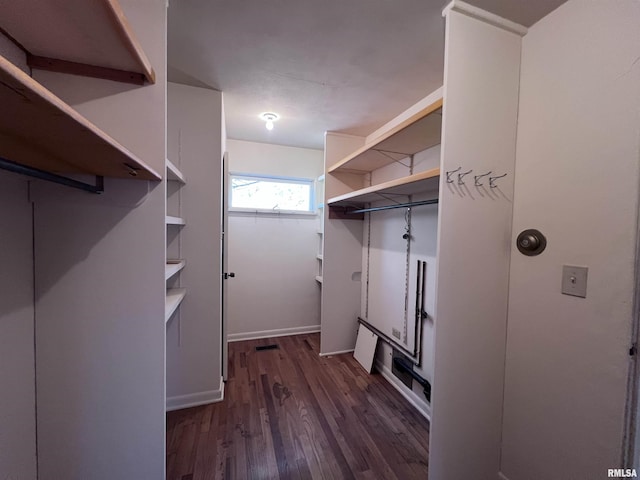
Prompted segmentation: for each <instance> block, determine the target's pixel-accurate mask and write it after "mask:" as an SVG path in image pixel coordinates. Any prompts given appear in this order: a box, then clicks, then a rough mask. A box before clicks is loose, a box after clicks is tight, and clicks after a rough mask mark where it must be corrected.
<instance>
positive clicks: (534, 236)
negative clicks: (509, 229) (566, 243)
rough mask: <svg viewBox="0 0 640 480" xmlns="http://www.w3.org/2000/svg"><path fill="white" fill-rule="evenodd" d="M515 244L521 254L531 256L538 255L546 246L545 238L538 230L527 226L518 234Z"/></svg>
mask: <svg viewBox="0 0 640 480" xmlns="http://www.w3.org/2000/svg"><path fill="white" fill-rule="evenodd" d="M516 246H517V247H518V250H520V253H522V254H523V255H527V256H528V257H533V256H535V255H540V254H541V253H542V252H543V251H544V249H545V248H547V239H546V238H545V236H544V235H543V234H542V232H540V231H539V230H536V229H535V228H529V229H527V230H524V231H522V232H521V233H520V235H518V238H517V239H516Z"/></svg>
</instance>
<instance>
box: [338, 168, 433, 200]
mask: <svg viewBox="0 0 640 480" xmlns="http://www.w3.org/2000/svg"><path fill="white" fill-rule="evenodd" d="M439 179H440V169H439V168H434V169H431V170H427V171H426V172H420V173H416V174H413V175H409V176H408V177H402V178H398V179H396V180H390V181H388V182H384V183H380V184H378V185H373V186H371V187H366V188H362V189H360V190H356V191H353V192H349V193H345V194H344V195H340V196H339V197H334V198H330V199H329V201H328V202H327V203H328V204H329V206H331V207H353V206H358V207H361V206H363V205H364V204H365V203H370V202H374V201H377V200H383V199H384V197H383V195H414V194H416V193H425V192H429V191H433V192H437V191H438V182H439V181H440V180H439Z"/></svg>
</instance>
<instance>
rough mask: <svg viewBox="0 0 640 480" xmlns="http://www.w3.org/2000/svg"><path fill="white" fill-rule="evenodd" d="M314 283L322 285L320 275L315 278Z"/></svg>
mask: <svg viewBox="0 0 640 480" xmlns="http://www.w3.org/2000/svg"><path fill="white" fill-rule="evenodd" d="M316 282H318V283H322V277H321V276H320V275H317V276H316Z"/></svg>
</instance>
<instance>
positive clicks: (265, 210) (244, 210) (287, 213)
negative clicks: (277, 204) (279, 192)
mask: <svg viewBox="0 0 640 480" xmlns="http://www.w3.org/2000/svg"><path fill="white" fill-rule="evenodd" d="M234 177H236V178H247V179H257V180H266V181H278V182H282V183H295V184H308V185H309V206H310V208H311V210H279V209H278V210H274V209H268V208H257V209H256V208H242V207H233V206H231V205H232V198H233V188H231V181H232V179H233V178H234ZM228 181H229V188H228V191H229V195H228V196H229V198H228V199H227V201H228V205H229V207H228V209H227V210H228V211H229V213H235V214H257V215H265V216H317V215H318V213H317V211H316V210H315V209H314V207H315V181H314V179H312V178H299V177H283V176H279V175H260V174H256V173H241V172H229V179H228Z"/></svg>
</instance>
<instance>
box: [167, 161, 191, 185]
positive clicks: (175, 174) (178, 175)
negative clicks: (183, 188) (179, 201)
mask: <svg viewBox="0 0 640 480" xmlns="http://www.w3.org/2000/svg"><path fill="white" fill-rule="evenodd" d="M166 165H167V179H168V180H172V181H176V182H180V183H182V184H183V185H184V184H186V183H187V181H186V180H185V178H184V175H183V173H182V172H181V171H180V169H179V168H178V167H176V166H175V164H174V163H173V162H172V161H171V160H169V159H168V158H167V159H166Z"/></svg>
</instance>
